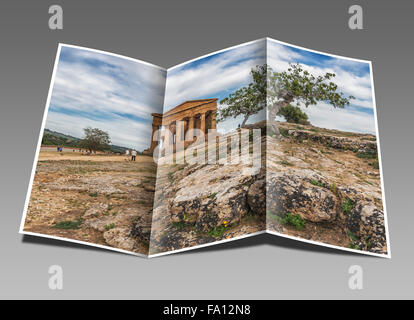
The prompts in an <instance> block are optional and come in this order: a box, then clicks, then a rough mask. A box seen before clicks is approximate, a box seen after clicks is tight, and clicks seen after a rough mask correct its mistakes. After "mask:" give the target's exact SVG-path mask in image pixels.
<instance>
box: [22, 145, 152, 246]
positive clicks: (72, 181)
mask: <svg viewBox="0 0 414 320" xmlns="http://www.w3.org/2000/svg"><path fill="white" fill-rule="evenodd" d="M155 175H156V166H155V164H154V162H153V159H152V157H148V156H137V159H136V162H132V161H129V159H127V158H126V157H125V156H118V155H81V154H79V153H73V152H62V153H58V152H48V151H46V152H45V151H41V152H40V154H39V161H38V164H37V168H36V174H35V178H34V182H33V188H32V193H31V198H30V203H29V208H28V212H27V217H26V221H25V225H24V230H25V231H29V232H35V233H41V234H47V235H53V236H57V237H63V238H70V239H75V240H80V241H86V242H91V243H95V244H100V245H105V246H111V247H116V248H119V249H124V250H129V251H133V252H136V253H143V254H147V251H148V243H146V242H145V241H141V240H139V239H137V238H135V237H132V236H130V229H131V224H132V223H134V222H136V221H138V220H139V221H141V222H142V223H150V222H151V209H152V206H153V195H154V186H155Z"/></svg>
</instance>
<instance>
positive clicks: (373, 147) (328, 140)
mask: <svg viewBox="0 0 414 320" xmlns="http://www.w3.org/2000/svg"><path fill="white" fill-rule="evenodd" d="M287 134H288V135H289V136H291V137H293V138H294V139H296V140H302V141H303V140H309V141H313V142H316V143H318V144H321V145H324V146H327V147H330V148H335V149H345V150H352V151H354V152H359V153H364V154H372V155H373V156H376V155H377V144H376V142H372V141H366V140H361V139H358V138H355V137H341V136H335V135H330V134H323V133H315V132H312V131H309V130H297V129H290V130H288V131H287Z"/></svg>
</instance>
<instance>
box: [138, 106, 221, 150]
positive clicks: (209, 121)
mask: <svg viewBox="0 0 414 320" xmlns="http://www.w3.org/2000/svg"><path fill="white" fill-rule="evenodd" d="M216 111H217V99H201V100H190V101H186V102H183V103H181V104H180V105H178V106H176V107H174V108H172V109H171V110H169V111H168V112H166V113H164V114H161V113H152V114H151V115H152V117H153V119H152V137H151V146H150V148H149V149H147V150H145V151H144V153H146V154H152V153H153V151H154V149H155V148H156V147H157V145H158V143H159V141H157V137H154V135H155V133H156V131H157V130H160V129H161V127H164V128H165V129H169V130H170V132H171V135H170V136H168V135H167V136H166V137H165V138H164V142H163V143H166V144H169V143H173V144H175V143H176V141H177V140H179V141H183V140H184V139H185V137H186V138H187V143H191V141H192V140H193V139H194V138H195V134H193V129H199V130H200V131H201V132H204V134H207V133H208V129H216ZM177 121H182V122H183V123H184V134H182V132H181V133H180V132H177V130H176V122H177ZM182 135H183V136H182ZM191 136H192V137H191ZM169 137H170V138H169ZM168 139H173V141H168Z"/></svg>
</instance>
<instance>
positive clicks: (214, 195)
mask: <svg viewBox="0 0 414 320" xmlns="http://www.w3.org/2000/svg"><path fill="white" fill-rule="evenodd" d="M216 196H217V192H213V193H212V194H210V195H209V196H208V197H209V198H210V199H211V200H214V199H215V198H216Z"/></svg>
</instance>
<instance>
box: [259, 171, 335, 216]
mask: <svg viewBox="0 0 414 320" xmlns="http://www.w3.org/2000/svg"><path fill="white" fill-rule="evenodd" d="M314 177H315V173H314V172H312V171H310V170H296V171H295V173H286V172H280V173H272V174H271V175H269V176H268V181H267V192H266V193H267V210H269V211H270V212H272V213H273V214H276V215H282V214H285V213H295V214H299V215H300V216H301V217H302V218H303V219H305V220H308V221H312V222H323V221H332V220H333V219H335V217H336V207H337V205H338V203H337V201H338V200H337V197H336V196H335V194H334V193H333V192H332V191H331V190H329V189H327V188H324V187H319V186H314V185H312V184H311V183H310V181H311V180H312V179H314Z"/></svg>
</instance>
